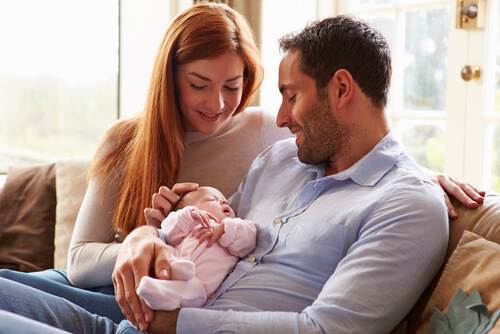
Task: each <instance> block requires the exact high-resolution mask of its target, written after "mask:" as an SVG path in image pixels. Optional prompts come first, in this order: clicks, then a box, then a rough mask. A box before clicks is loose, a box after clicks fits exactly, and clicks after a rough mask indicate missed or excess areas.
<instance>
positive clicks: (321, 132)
mask: <svg viewBox="0 0 500 334" xmlns="http://www.w3.org/2000/svg"><path fill="white" fill-rule="evenodd" d="M279 89H280V92H281V95H282V98H283V100H282V102H281V107H280V110H279V112H278V117H277V120H276V123H277V125H278V126H279V127H288V128H289V129H290V131H291V132H292V133H293V134H295V135H296V137H297V139H296V140H295V143H296V144H297V147H298V157H299V159H300V161H302V162H304V163H309V164H317V163H323V162H330V163H333V164H334V163H335V161H337V160H338V158H339V157H341V156H342V154H344V150H345V149H346V146H347V145H346V143H347V139H348V136H349V133H350V131H349V127H348V126H347V125H346V124H344V123H343V122H341V121H340V120H339V119H338V117H337V116H336V110H335V108H332V104H331V100H330V98H329V95H328V92H327V90H326V89H325V90H324V92H323V94H321V96H318V92H317V90H316V82H315V81H314V80H313V79H312V78H311V77H309V76H308V75H306V74H304V73H302V72H301V71H300V70H299V52H298V51H290V52H288V53H287V54H286V55H285V56H284V57H283V59H282V60H281V64H280V69H279ZM335 100H336V99H333V101H335Z"/></svg>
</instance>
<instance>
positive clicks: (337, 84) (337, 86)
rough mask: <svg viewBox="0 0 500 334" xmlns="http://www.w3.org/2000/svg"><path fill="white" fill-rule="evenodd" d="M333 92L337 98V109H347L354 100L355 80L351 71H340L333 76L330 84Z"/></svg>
mask: <svg viewBox="0 0 500 334" xmlns="http://www.w3.org/2000/svg"><path fill="white" fill-rule="evenodd" d="M329 86H330V89H331V92H332V93H333V94H335V95H334V96H335V97H336V98H337V101H338V102H337V103H338V104H337V107H338V108H341V107H345V106H346V105H347V103H349V101H350V100H351V98H352V94H353V91H354V79H353V78H352V75H351V73H349V71H347V70H344V69H340V70H338V71H337V72H335V74H334V75H333V77H332V79H331V80H330V83H329Z"/></svg>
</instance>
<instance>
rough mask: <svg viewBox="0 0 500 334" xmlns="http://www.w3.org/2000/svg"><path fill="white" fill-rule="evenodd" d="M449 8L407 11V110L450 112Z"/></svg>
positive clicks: (405, 72) (405, 96) (405, 55)
mask: <svg viewBox="0 0 500 334" xmlns="http://www.w3.org/2000/svg"><path fill="white" fill-rule="evenodd" d="M449 21H450V13H449V8H448V7H446V8H439V9H428V10H418V11H410V12H407V15H406V34H405V52H404V55H403V59H402V61H403V62H404V68H405V69H404V80H403V82H404V105H403V106H404V109H405V110H428V111H431V110H437V111H444V110H446V105H445V102H446V73H447V68H448V66H447V62H448V31H449V24H450V22H449Z"/></svg>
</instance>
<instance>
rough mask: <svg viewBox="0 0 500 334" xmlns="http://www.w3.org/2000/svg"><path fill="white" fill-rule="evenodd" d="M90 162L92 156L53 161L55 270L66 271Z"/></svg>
mask: <svg viewBox="0 0 500 334" xmlns="http://www.w3.org/2000/svg"><path fill="white" fill-rule="evenodd" d="M90 161H91V157H78V158H70V159H61V160H59V161H57V162H56V190H57V192H56V194H57V195H56V196H57V206H56V227H55V251H54V267H55V268H61V269H66V265H67V259H68V249H69V243H70V241H71V236H72V235H73V229H74V227H75V222H76V216H77V215H78V211H79V209H80V206H81V205H82V201H83V198H84V196H85V191H86V189H87V172H88V169H89V166H90Z"/></svg>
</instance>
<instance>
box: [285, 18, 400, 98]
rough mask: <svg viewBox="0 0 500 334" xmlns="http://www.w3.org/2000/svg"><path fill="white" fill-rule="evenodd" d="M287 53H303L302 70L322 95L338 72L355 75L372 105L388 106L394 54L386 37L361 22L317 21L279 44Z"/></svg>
mask: <svg viewBox="0 0 500 334" xmlns="http://www.w3.org/2000/svg"><path fill="white" fill-rule="evenodd" d="M279 46H280V49H281V51H282V52H283V53H285V52H287V51H291V50H298V51H300V55H299V64H300V65H299V66H300V70H301V71H302V72H303V73H304V74H306V75H308V76H310V77H311V78H313V79H314V80H315V81H316V89H317V90H318V94H319V95H321V94H322V92H323V89H324V88H325V87H326V85H327V84H328V83H329V82H330V79H331V78H332V77H333V75H334V74H335V72H337V71H338V70H339V69H345V70H347V71H349V73H351V75H352V77H353V79H354V80H355V81H356V83H357V84H358V85H359V87H360V88H361V90H362V91H363V93H364V94H366V95H367V96H368V97H369V98H370V100H371V101H372V103H373V104H374V105H375V106H377V107H379V108H381V107H385V106H386V105H387V99H388V95H389V87H390V84H391V73H392V68H391V52H390V48H389V45H388V44H387V41H386V40H385V38H384V36H383V35H382V34H381V33H380V32H379V31H378V30H376V29H374V28H372V27H370V26H369V25H368V24H367V23H366V22H364V21H363V20H361V19H359V18H355V17H350V16H345V15H339V16H336V17H331V18H327V19H324V20H322V21H317V22H315V23H313V24H310V25H308V26H307V27H306V28H304V30H302V31H300V32H298V33H292V34H288V35H285V36H284V37H283V38H281V39H280V40H279Z"/></svg>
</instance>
